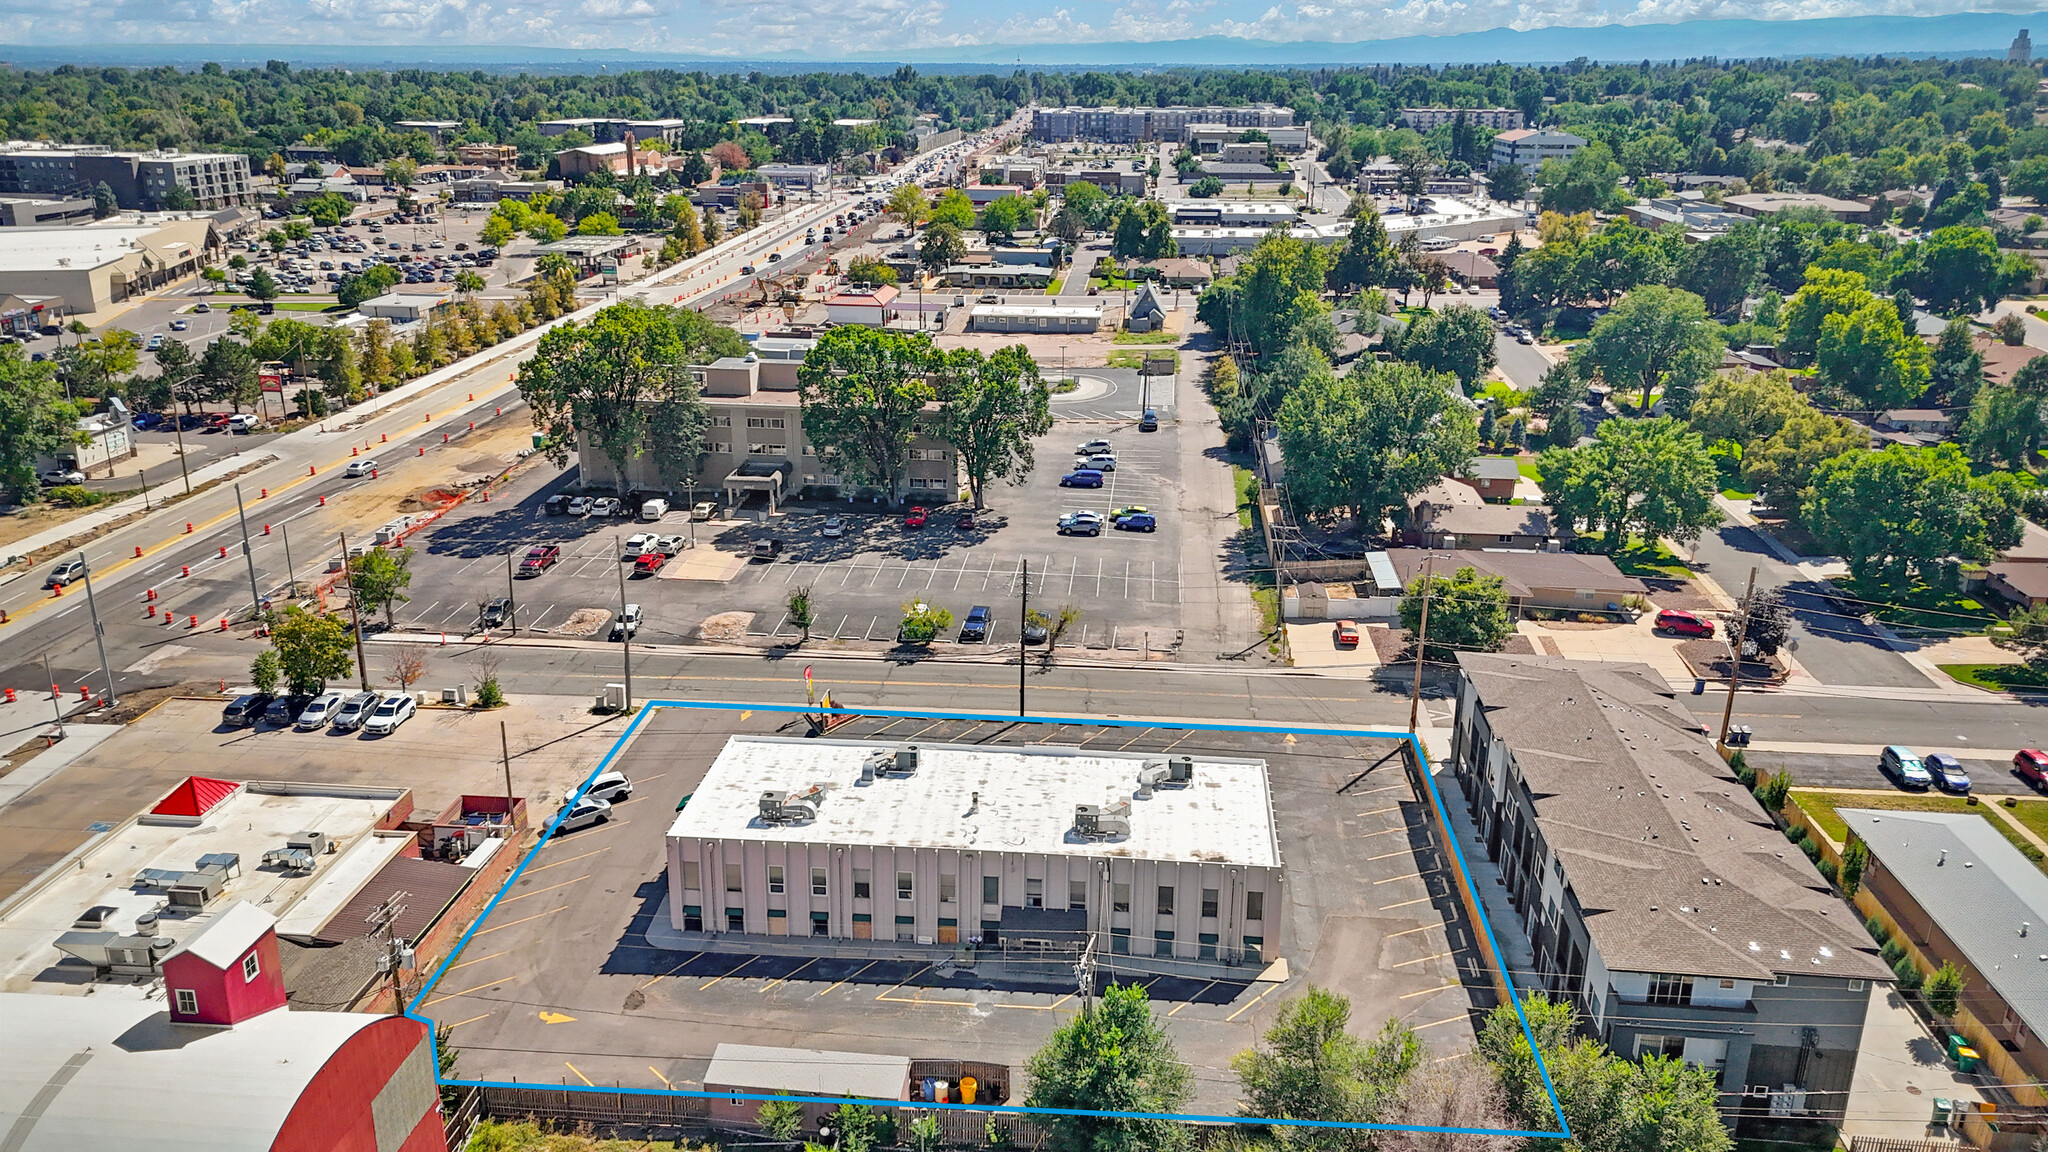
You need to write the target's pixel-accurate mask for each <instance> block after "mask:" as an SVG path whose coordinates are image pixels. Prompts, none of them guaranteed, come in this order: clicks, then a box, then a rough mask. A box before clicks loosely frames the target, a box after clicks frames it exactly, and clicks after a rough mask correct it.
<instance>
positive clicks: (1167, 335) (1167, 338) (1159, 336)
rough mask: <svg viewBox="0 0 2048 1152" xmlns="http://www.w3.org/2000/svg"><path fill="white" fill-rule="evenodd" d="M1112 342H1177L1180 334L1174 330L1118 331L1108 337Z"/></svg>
mask: <svg viewBox="0 0 2048 1152" xmlns="http://www.w3.org/2000/svg"><path fill="white" fill-rule="evenodd" d="M1110 342H1111V343H1113V344H1178V343H1180V335H1179V333H1175V332H1119V333H1117V334H1116V335H1115V336H1112V337H1110Z"/></svg>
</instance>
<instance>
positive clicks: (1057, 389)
mask: <svg viewBox="0 0 2048 1152" xmlns="http://www.w3.org/2000/svg"><path fill="white" fill-rule="evenodd" d="M1080 387H1081V382H1080V381H1078V380H1055V381H1053V382H1052V387H1051V389H1050V391H1051V392H1052V394H1053V395H1055V396H1064V395H1066V394H1067V393H1069V392H1075V391H1078V390H1079V389H1080Z"/></svg>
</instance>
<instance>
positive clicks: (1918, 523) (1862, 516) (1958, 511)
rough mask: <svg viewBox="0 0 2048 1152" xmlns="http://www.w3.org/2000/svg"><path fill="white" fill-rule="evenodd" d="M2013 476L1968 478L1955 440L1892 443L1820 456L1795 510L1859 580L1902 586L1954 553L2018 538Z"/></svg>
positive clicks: (1931, 572)
mask: <svg viewBox="0 0 2048 1152" xmlns="http://www.w3.org/2000/svg"><path fill="white" fill-rule="evenodd" d="M2014 479H2015V478H2014V477H2012V476H2010V475H1997V474H1994V475H1991V476H1986V477H1981V478H1979V477H1972V476H1971V474H1970V462H1969V460H1968V459H1967V458H1966V457H1965V456H1964V455H1963V451H1962V449H1961V448H1958V447H1957V446H1955V445H1954V444H1941V445H1937V446H1936V447H1933V448H1906V447H1903V446H1900V445H1896V444H1894V445H1891V446H1889V447H1886V448H1883V449H1880V450H1878V451H1874V452H1851V453H1846V454H1844V455H1841V456H1837V457H1835V458H1834V459H1832V460H1828V461H1826V462H1825V463H1823V464H1821V465H1820V466H1819V467H1818V468H1816V469H1815V470H1814V474H1813V479H1812V491H1811V492H1810V494H1809V495H1808V496H1807V499H1806V503H1805V506H1804V508H1803V509H1802V511H1801V517H1802V519H1803V521H1804V522H1805V524H1806V525H1807V527H1808V528H1810V529H1812V531H1813V532H1814V534H1815V535H1816V536H1818V537H1820V539H1821V541H1822V542H1823V543H1825V544H1827V545H1828V546H1829V547H1831V548H1834V549H1835V550H1836V551H1837V553H1838V554H1839V555H1840V556H1842V558H1843V559H1845V560H1847V561H1848V562H1849V571H1850V573H1851V574H1852V575H1853V576H1854V577H1855V578H1856V579H1857V580H1858V581H1860V582H1863V583H1865V584H1868V585H1879V586H1886V587H1895V588H1903V587H1907V586H1908V585H1909V584H1910V582H1911V581H1912V580H1914V579H1916V578H1928V577H1932V576H1935V575H1936V574H1937V573H1938V572H1939V570H1940V569H1941V568H1942V567H1943V566H1944V565H1946V564H1947V563H1949V562H1950V561H1952V560H1966V561H1972V562H1977V563H1983V562H1986V561H1988V560H1990V559H1991V558H1992V557H1993V556H1994V555H1996V554H1997V552H1998V550H1999V549H2001V548H2009V547H2011V546H2012V545H2014V544H2016V543H2018V542H2019V519H2018V515H2017V513H2016V512H2015V510H2014V507H2013V501H2014V499H2015V494H2014V492H2013V491H2012V482H2013V481H2014Z"/></svg>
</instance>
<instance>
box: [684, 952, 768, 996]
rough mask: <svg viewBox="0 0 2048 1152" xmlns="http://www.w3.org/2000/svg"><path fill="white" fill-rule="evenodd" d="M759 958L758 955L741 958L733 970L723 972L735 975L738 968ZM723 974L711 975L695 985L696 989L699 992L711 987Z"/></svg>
mask: <svg viewBox="0 0 2048 1152" xmlns="http://www.w3.org/2000/svg"><path fill="white" fill-rule="evenodd" d="M759 959H760V957H759V956H749V957H747V958H746V959H745V960H742V961H740V962H739V966H738V967H736V968H734V969H733V970H732V971H731V972H727V973H726V974H725V976H732V975H735V974H737V973H738V972H739V970H740V968H745V967H746V966H747V965H749V964H752V963H753V962H754V961H756V960H759ZM725 976H713V977H712V978H711V979H709V980H707V981H705V982H704V983H703V984H700V985H698V987H697V991H699V992H702V991H704V990H705V989H706V988H709V987H711V986H712V985H713V984H716V983H718V982H719V981H720V980H723V979H725Z"/></svg>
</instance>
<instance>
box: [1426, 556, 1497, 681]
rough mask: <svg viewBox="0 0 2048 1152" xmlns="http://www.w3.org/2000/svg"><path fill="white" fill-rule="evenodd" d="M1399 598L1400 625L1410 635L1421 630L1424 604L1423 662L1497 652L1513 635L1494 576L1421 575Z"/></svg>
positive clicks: (1464, 572) (1467, 571)
mask: <svg viewBox="0 0 2048 1152" xmlns="http://www.w3.org/2000/svg"><path fill="white" fill-rule="evenodd" d="M1406 592H1407V594H1406V595H1405V596H1403V597H1402V598H1401V606H1400V611H1401V627H1403V628H1406V629H1407V630H1408V632H1409V633H1410V634H1411V635H1414V634H1418V633H1419V631H1420V629H1421V627H1422V605H1423V601H1424V600H1425V599H1426V600H1428V601H1429V640H1428V643H1426V644H1425V645H1424V646H1423V653H1422V658H1423V659H1425V660H1428V661H1430V662H1432V663H1437V664H1450V663H1453V662H1455V661H1456V660H1457V658H1458V653H1460V652H1498V651H1500V650H1501V648H1502V647H1503V646H1505V645H1506V644H1507V641H1508V637H1510V636H1512V635H1514V634H1515V622H1514V619H1513V618H1512V617H1510V616H1509V615H1508V593H1507V585H1506V584H1505V583H1504V582H1503V581H1502V580H1501V578H1500V577H1498V576H1491V575H1488V576H1481V575H1480V574H1479V573H1478V572H1477V571H1475V570H1474V569H1472V568H1460V569H1458V570H1457V571H1456V572H1453V573H1450V574H1448V575H1446V574H1445V573H1442V572H1437V573H1435V574H1433V575H1432V576H1431V577H1430V578H1429V580H1428V581H1427V582H1425V581H1424V580H1423V578H1422V577H1421V576H1417V577H1416V578H1415V579H1413V580H1411V581H1409V582H1408V587H1407V589H1406Z"/></svg>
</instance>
